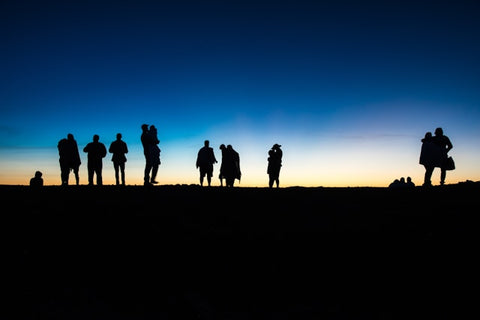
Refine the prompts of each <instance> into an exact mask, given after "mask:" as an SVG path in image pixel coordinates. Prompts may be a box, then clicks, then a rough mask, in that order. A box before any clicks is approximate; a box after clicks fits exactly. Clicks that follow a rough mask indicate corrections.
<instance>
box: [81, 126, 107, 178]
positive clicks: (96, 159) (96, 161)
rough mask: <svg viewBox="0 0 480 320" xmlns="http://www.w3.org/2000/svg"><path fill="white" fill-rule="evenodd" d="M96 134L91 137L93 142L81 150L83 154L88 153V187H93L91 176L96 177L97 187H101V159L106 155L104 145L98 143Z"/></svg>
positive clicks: (98, 138)
mask: <svg viewBox="0 0 480 320" xmlns="http://www.w3.org/2000/svg"><path fill="white" fill-rule="evenodd" d="M99 140H100V137H99V135H98V134H95V135H94V136H93V142H90V143H89V144H87V145H86V146H85V148H83V152H86V153H88V163H87V168H88V185H90V186H92V185H93V175H94V174H96V175H97V185H99V186H101V185H102V184H103V181H102V159H103V158H104V157H105V156H106V155H107V149H106V148H105V145H104V144H103V143H101V142H99Z"/></svg>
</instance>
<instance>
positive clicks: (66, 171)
mask: <svg viewBox="0 0 480 320" xmlns="http://www.w3.org/2000/svg"><path fill="white" fill-rule="evenodd" d="M78 169H79V167H75V168H71V167H70V166H69V165H68V164H62V163H61V164H60V172H61V173H60V176H61V179H62V186H67V185H68V178H69V175H70V170H73V173H74V174H75V182H76V183H77V186H78V184H79V183H80V176H79V174H78Z"/></svg>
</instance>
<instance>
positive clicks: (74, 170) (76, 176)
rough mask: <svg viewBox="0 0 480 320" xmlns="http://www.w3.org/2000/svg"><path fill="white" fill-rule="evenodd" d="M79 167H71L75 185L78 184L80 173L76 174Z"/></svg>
mask: <svg viewBox="0 0 480 320" xmlns="http://www.w3.org/2000/svg"><path fill="white" fill-rule="evenodd" d="M79 169H80V168H79V167H76V168H73V173H74V174H75V183H76V184H77V186H78V185H79V184H80V175H79V174H78V171H79Z"/></svg>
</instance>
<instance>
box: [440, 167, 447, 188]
mask: <svg viewBox="0 0 480 320" xmlns="http://www.w3.org/2000/svg"><path fill="white" fill-rule="evenodd" d="M440 170H441V171H440V184H441V185H442V186H443V185H444V184H445V177H446V176H447V170H445V169H444V168H441V169H440Z"/></svg>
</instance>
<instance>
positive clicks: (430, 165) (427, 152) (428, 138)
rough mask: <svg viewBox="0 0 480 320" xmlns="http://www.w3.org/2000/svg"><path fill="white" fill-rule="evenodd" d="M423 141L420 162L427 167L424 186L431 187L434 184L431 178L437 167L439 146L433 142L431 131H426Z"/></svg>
mask: <svg viewBox="0 0 480 320" xmlns="http://www.w3.org/2000/svg"><path fill="white" fill-rule="evenodd" d="M421 141H422V148H421V150H420V161H419V163H420V164H422V165H423V166H424V167H425V176H424V179H423V186H424V187H429V186H431V185H432V181H431V178H432V173H433V169H434V168H435V163H436V158H437V154H438V152H437V150H438V148H437V147H436V146H435V144H434V143H433V137H432V133H431V132H430V131H429V132H427V133H425V137H424V138H423V139H422V140H421Z"/></svg>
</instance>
